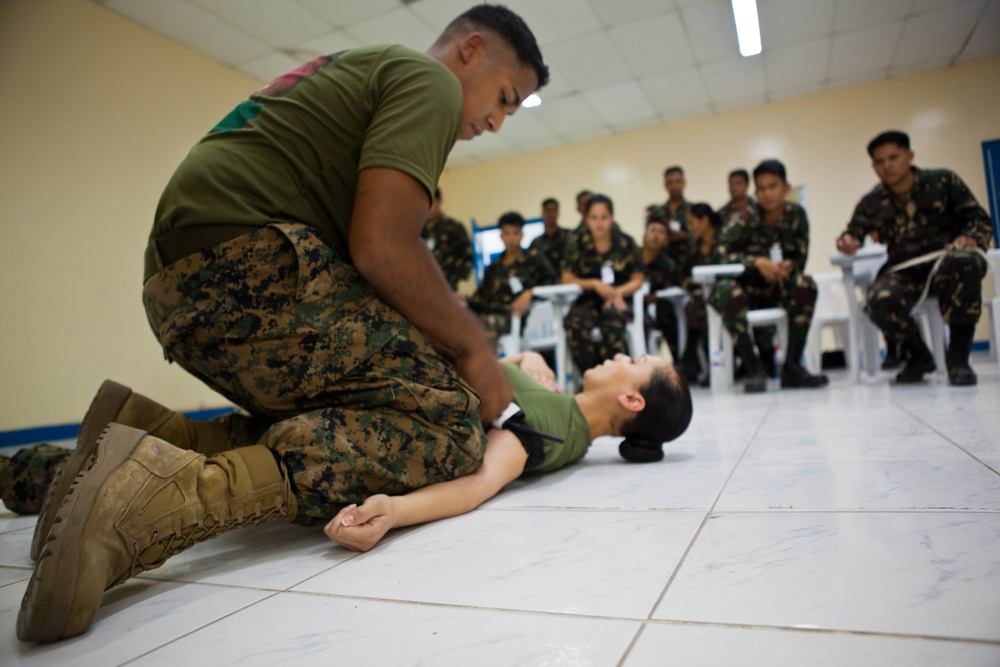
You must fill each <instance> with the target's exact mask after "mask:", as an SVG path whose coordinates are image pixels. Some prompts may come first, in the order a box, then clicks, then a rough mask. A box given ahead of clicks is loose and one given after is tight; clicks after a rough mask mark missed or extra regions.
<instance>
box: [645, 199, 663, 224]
mask: <svg viewBox="0 0 1000 667" xmlns="http://www.w3.org/2000/svg"><path fill="white" fill-rule="evenodd" d="M654 222H655V223H657V224H660V225H663V226H664V227H666V226H667V216H666V215H665V214H664V213H663V209H661V208H660V207H659V206H657V205H656V204H653V205H652V206H649V207H648V208H646V227H649V226H650V225H651V224H653V223H654Z"/></svg>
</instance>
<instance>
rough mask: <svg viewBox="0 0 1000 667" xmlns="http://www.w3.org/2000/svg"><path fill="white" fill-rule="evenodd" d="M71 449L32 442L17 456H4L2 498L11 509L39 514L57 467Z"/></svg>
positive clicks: (1, 461)
mask: <svg viewBox="0 0 1000 667" xmlns="http://www.w3.org/2000/svg"><path fill="white" fill-rule="evenodd" d="M70 452H71V450H69V449H66V448H65V447H56V446H54V445H49V444H43V445H32V446H30V447H23V448H22V449H19V450H18V451H17V452H16V453H15V454H14V455H13V456H11V457H9V458H8V457H6V456H0V500H3V504H4V505H6V506H7V509H9V510H10V511H11V512H17V513H18V514H38V512H39V510H41V509H42V502H43V501H44V500H45V493H46V491H48V489H49V484H50V483H51V482H52V477H53V476H54V475H55V473H56V468H58V467H59V464H60V463H62V461H63V459H65V458H66V457H67V456H69V455H70Z"/></svg>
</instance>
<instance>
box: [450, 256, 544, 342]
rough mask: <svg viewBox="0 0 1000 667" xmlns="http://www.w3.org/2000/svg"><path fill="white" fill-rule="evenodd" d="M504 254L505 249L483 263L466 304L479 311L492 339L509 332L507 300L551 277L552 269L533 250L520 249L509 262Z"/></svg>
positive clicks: (478, 313)
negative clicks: (480, 276)
mask: <svg viewBox="0 0 1000 667" xmlns="http://www.w3.org/2000/svg"><path fill="white" fill-rule="evenodd" d="M506 255H507V253H506V251H505V252H504V253H503V254H502V255H500V256H499V257H497V258H496V259H494V260H493V262H492V263H491V264H490V265H489V266H487V267H486V273H485V275H483V282H482V283H480V284H479V287H478V288H477V289H476V293H475V294H473V295H472V296H471V297H469V308H471V309H472V310H473V311H474V312H475V313H476V314H477V315H479V319H480V320H482V322H483V325H484V326H485V327H486V330H487V331H488V332H489V333H490V335H491V336H493V338H494V340H495V339H497V338H499V337H500V336H502V335H504V334H506V333H510V304H511V303H513V301H514V299H516V298H517V297H518V296H519V295H520V293H521V292H522V291H524V290H531V289H534V288H536V287H538V286H539V285H549V284H552V283H553V282H554V281H555V270H554V269H553V268H552V267H551V266H550V265H549V263H548V261H547V260H546V259H545V258H544V257H543V256H541V255H539V254H537V253H535V252H534V251H527V252H521V254H520V255H518V256H517V259H515V260H514V261H513V262H511V263H510V264H509V265H505V264H504V262H503V259H504V257H505V256H506ZM518 283H520V284H518ZM515 288H517V291H516V292H515ZM522 326H523V325H522Z"/></svg>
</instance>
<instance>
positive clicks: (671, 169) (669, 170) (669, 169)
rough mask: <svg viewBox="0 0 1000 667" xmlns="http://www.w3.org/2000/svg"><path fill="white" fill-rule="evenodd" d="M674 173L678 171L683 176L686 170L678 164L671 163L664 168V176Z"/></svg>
mask: <svg viewBox="0 0 1000 667" xmlns="http://www.w3.org/2000/svg"><path fill="white" fill-rule="evenodd" d="M673 173H678V174H680V175H681V176H683V175H684V170H683V169H681V168H680V167H679V166H677V165H676V164H674V165H670V166H669V167H667V168H666V169H664V170H663V178H666V177H667V176H669V175H670V174H673Z"/></svg>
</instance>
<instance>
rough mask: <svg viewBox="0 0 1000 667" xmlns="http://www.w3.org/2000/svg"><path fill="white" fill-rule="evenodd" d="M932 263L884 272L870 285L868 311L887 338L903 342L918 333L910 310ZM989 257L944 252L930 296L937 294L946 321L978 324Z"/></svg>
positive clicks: (921, 289)
mask: <svg viewBox="0 0 1000 667" xmlns="http://www.w3.org/2000/svg"><path fill="white" fill-rule="evenodd" d="M931 268H932V264H931V263H928V264H921V265H917V266H914V267H911V268H909V269H903V270H902V271H896V272H895V273H883V274H882V275H880V276H879V277H878V278H876V279H875V282H874V283H872V286H871V287H869V288H868V300H867V303H866V304H865V312H866V313H867V314H868V316H869V317H870V318H871V319H872V321H873V322H874V323H875V325H876V326H878V328H879V329H881V330H882V333H883V335H884V336H885V339H886V341H888V342H890V343H893V344H895V345H901V344H903V342H904V341H905V340H907V339H908V338H910V337H911V336H916V335H918V327H917V324H916V322H914V321H913V318H912V317H910V311H911V310H913V307H914V306H915V305H917V301H918V300H919V299H920V295H921V294H922V293H923V290H924V285H925V284H926V283H927V276H929V275H930V271H931ZM986 270H987V266H986V260H984V259H983V258H982V257H981V256H980V255H978V254H976V253H971V252H957V253H954V254H951V253H949V254H947V255H944V258H943V259H942V260H941V264H940V266H939V267H938V270H937V272H936V273H935V274H934V277H933V278H931V284H930V288H929V289H928V292H927V293H928V295H929V296H936V297H937V299H938V304H939V305H940V307H941V317H942V319H944V321H945V323H946V324H953V325H956V326H961V325H969V326H975V325H976V323H977V322H979V316H980V315H981V314H982V310H983V295H982V292H983V277H985V276H986Z"/></svg>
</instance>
